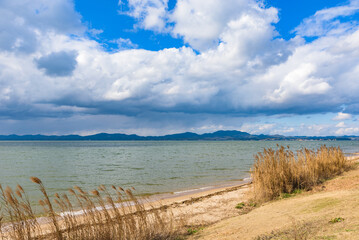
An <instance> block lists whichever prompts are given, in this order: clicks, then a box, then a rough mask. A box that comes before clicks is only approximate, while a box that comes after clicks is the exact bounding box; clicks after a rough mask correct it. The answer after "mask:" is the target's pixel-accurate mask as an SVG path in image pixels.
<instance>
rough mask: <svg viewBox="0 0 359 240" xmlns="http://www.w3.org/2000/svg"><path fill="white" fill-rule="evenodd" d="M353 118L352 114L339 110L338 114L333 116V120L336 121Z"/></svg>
mask: <svg viewBox="0 0 359 240" xmlns="http://www.w3.org/2000/svg"><path fill="white" fill-rule="evenodd" d="M351 118H352V115H351V114H349V113H342V112H339V113H338V115H337V116H335V117H334V118H333V120H334V121H343V120H347V119H351Z"/></svg>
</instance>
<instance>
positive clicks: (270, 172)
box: [252, 146, 353, 201]
mask: <svg viewBox="0 0 359 240" xmlns="http://www.w3.org/2000/svg"><path fill="white" fill-rule="evenodd" d="M352 166H353V164H352V163H351V162H350V161H349V160H347V159H346V158H345V156H344V154H343V152H342V150H341V149H340V148H339V147H337V148H336V147H326V146H321V147H320V148H319V149H317V150H316V151H313V150H309V149H306V148H303V149H301V150H299V151H297V152H296V153H294V152H293V151H291V150H290V149H289V147H287V148H285V147H283V146H280V147H279V146H278V149H277V150H273V149H271V148H268V149H264V151H263V152H259V153H258V154H256V155H255V163H254V165H253V169H252V170H253V171H252V180H253V191H254V196H255V198H256V200H257V201H268V200H272V199H275V198H277V197H278V196H280V195H281V194H283V193H292V192H293V191H295V190H296V189H310V188H312V187H313V186H315V185H317V184H320V183H322V182H323V181H325V180H327V179H329V178H331V177H334V176H336V175H339V174H341V173H342V172H344V171H346V170H348V169H350V168H351V167H352Z"/></svg>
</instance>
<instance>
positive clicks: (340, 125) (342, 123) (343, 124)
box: [335, 122, 346, 128]
mask: <svg viewBox="0 0 359 240" xmlns="http://www.w3.org/2000/svg"><path fill="white" fill-rule="evenodd" d="M335 127H337V128H344V127H346V125H345V123H344V122H340V123H338V124H337V125H335Z"/></svg>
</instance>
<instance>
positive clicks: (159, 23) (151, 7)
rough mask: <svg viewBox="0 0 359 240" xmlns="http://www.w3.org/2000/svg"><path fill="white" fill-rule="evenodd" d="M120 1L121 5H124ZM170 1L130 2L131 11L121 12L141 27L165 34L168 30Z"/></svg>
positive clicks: (142, 0) (131, 0)
mask: <svg viewBox="0 0 359 240" xmlns="http://www.w3.org/2000/svg"><path fill="white" fill-rule="evenodd" d="M122 4H124V3H122V1H121V0H120V1H119V5H122ZM167 4H168V0H129V1H128V5H129V8H130V10H129V11H126V12H120V13H121V14H127V15H129V16H131V17H133V18H136V19H137V20H138V21H139V27H141V28H144V29H147V30H153V31H157V32H163V31H165V28H166V20H167V19H166V18H167Z"/></svg>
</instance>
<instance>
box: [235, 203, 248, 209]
mask: <svg viewBox="0 0 359 240" xmlns="http://www.w3.org/2000/svg"><path fill="white" fill-rule="evenodd" d="M245 205H246V204H245V203H244V202H241V203H238V204H237V205H236V208H237V209H242V208H244V206H245Z"/></svg>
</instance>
